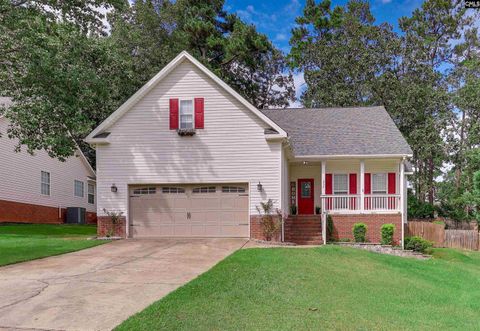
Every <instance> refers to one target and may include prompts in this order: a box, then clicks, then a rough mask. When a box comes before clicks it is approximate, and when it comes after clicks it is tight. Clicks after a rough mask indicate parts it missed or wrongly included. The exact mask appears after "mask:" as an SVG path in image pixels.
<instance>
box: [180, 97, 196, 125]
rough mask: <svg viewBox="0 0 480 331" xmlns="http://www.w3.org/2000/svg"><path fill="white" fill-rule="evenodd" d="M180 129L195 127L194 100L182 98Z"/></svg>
mask: <svg viewBox="0 0 480 331" xmlns="http://www.w3.org/2000/svg"><path fill="white" fill-rule="evenodd" d="M179 117H180V119H179V120H180V129H193V123H194V122H193V119H194V118H193V117H194V113H193V100H180V116H179Z"/></svg>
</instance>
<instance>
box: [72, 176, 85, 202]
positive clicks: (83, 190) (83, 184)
mask: <svg viewBox="0 0 480 331" xmlns="http://www.w3.org/2000/svg"><path fill="white" fill-rule="evenodd" d="M77 183H82V195H81V196H80V195H77V190H76V188H77ZM73 196H74V197H75V198H84V197H85V183H84V182H83V181H81V180H78V179H74V180H73Z"/></svg>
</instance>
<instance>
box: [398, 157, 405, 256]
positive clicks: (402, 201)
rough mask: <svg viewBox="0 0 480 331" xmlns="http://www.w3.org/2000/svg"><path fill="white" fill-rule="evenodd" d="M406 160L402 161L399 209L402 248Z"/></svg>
mask: <svg viewBox="0 0 480 331" xmlns="http://www.w3.org/2000/svg"><path fill="white" fill-rule="evenodd" d="M403 162H404V160H403V159H402V160H401V161H400V164H399V166H400V201H399V204H400V205H399V208H400V213H401V215H402V217H401V218H402V248H403V239H404V237H405V208H404V201H405V167H404V164H403Z"/></svg>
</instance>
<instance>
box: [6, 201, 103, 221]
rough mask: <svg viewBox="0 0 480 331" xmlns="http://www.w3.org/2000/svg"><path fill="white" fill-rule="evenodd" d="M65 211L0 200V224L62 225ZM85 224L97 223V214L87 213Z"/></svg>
mask: <svg viewBox="0 0 480 331" xmlns="http://www.w3.org/2000/svg"><path fill="white" fill-rule="evenodd" d="M66 214H67V210H66V209H64V208H61V209H60V210H59V209H58V208H56V207H49V206H42V205H34V204H28V203H21V202H15V201H7V200H0V223H7V222H8V223H30V224H32V223H33V224H62V223H65V218H66ZM86 219H87V224H96V223H97V213H92V212H87V214H86Z"/></svg>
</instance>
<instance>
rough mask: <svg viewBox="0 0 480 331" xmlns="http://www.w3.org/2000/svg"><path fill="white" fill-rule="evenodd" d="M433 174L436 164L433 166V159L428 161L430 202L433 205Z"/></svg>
mask: <svg viewBox="0 0 480 331" xmlns="http://www.w3.org/2000/svg"><path fill="white" fill-rule="evenodd" d="M433 172H434V164H433V157H430V158H429V159H428V182H427V183H428V202H429V203H431V204H433V200H434V185H433V179H434V178H433Z"/></svg>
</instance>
